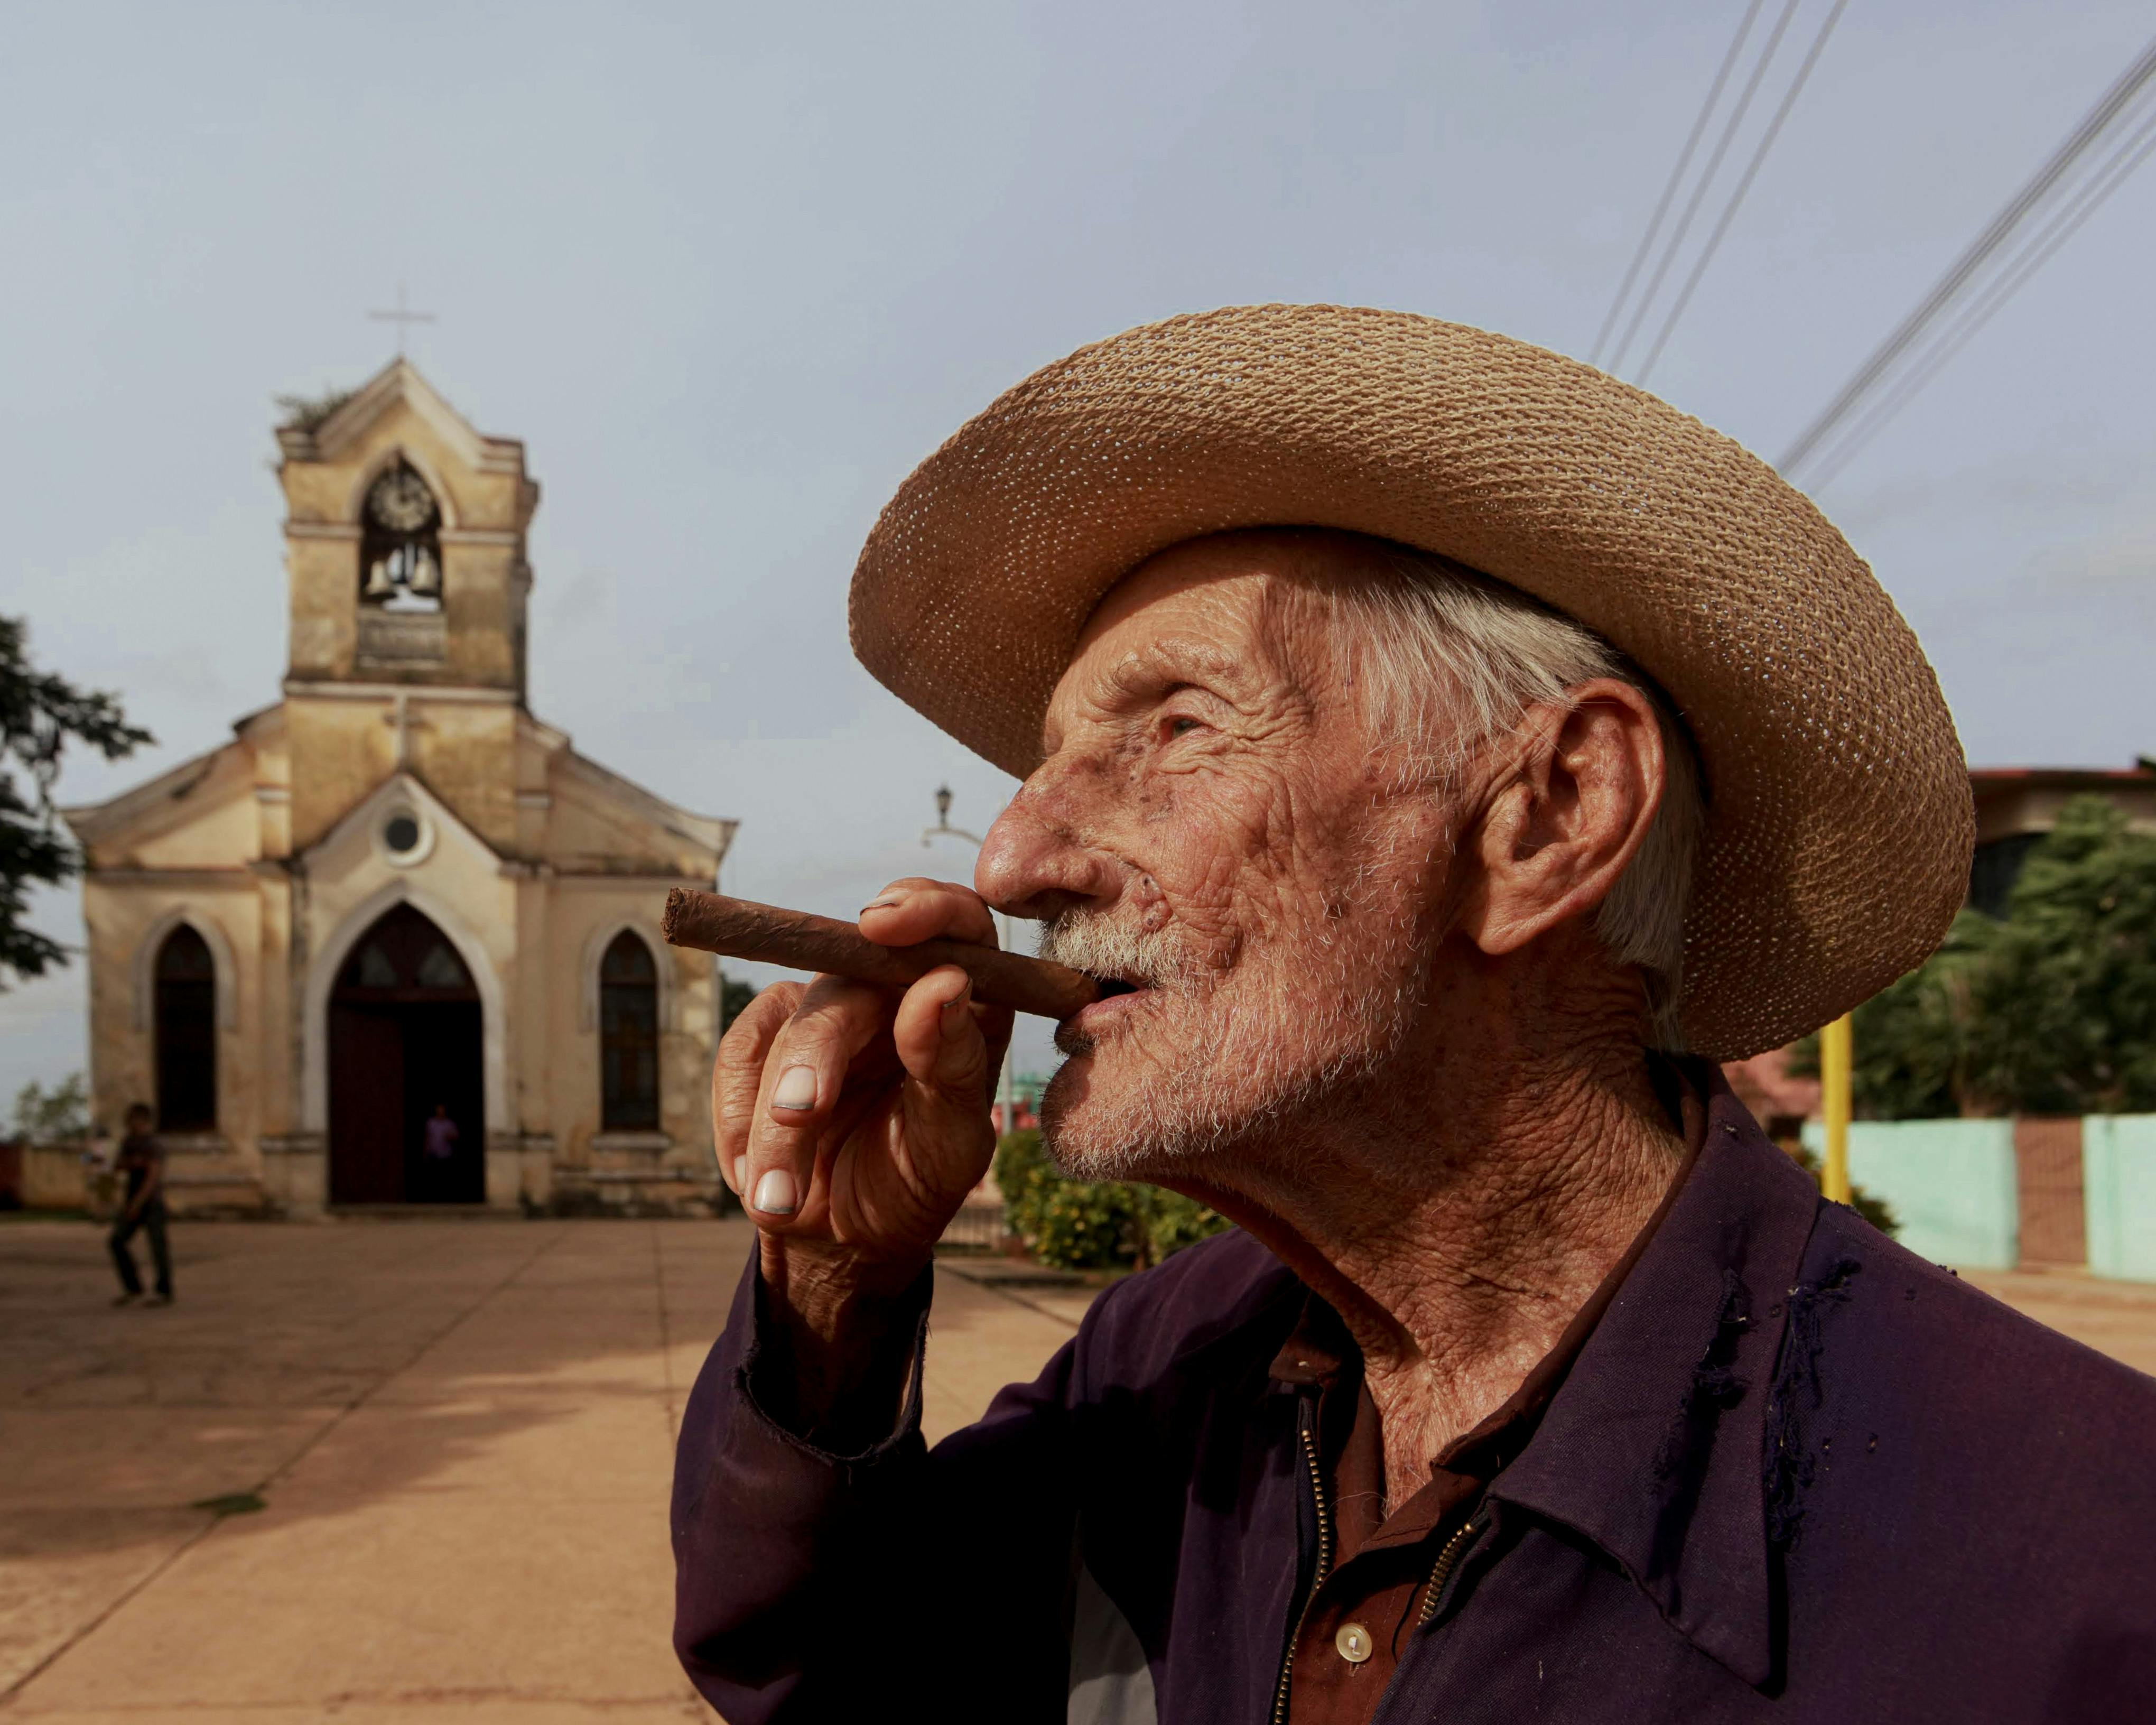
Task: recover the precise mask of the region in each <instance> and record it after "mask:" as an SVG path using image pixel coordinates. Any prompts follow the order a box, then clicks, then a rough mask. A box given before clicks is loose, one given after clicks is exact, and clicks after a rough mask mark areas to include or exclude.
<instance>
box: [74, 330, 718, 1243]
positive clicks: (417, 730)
mask: <svg viewBox="0 0 2156 1725" xmlns="http://www.w3.org/2000/svg"><path fill="white" fill-rule="evenodd" d="M277 436H278V443H279V444H280V449H281V450H282V456H283V459H282V460H281V462H280V465H279V469H278V473H279V477H280V480H281V481H282V483H283V485H284V490H285V504H286V515H285V567H286V570H287V572H288V575H289V578H290V602H291V638H290V665H289V668H288V670H287V671H286V674H285V683H284V691H283V693H284V699H283V700H281V701H279V702H277V703H276V704H275V706H268V707H264V709H262V710H261V711H259V712H255V713H251V714H249V716H246V717H245V718H243V719H241V720H239V721H238V722H237V723H236V724H235V725H234V726H233V732H234V735H233V738H232V740H231V741H230V742H227V743H225V744H223V746H222V747H218V748H216V749H213V750H212V751H211V752H208V754H205V755H202V756H198V757H196V758H195V759H193V760H191V761H188V762H185V763H184V764H182V765H181V766H179V767H176V768H173V769H172V771H171V772H169V773H165V774H163V775H162V777H160V778H157V779H154V780H152V781H151V783H147V784H145V785H142V786H141V787H140V788H137V789H135V790H132V791H130V792H128V793H126V794H125V795H122V796H119V797H115V798H112V799H111V800H110V801H109V802H105V803H99V804H97V805H95V806H94V807H84V808H74V809H68V810H66V811H65V814H66V818H67V820H68V823H69V826H70V827H72V828H73V829H74V833H75V834H76V836H77V838H78V839H80V842H81V845H82V850H83V853H84V858H85V880H84V908H85V915H86V917H87V921H88V923H89V931H90V941H89V953H88V965H89V976H90V1082H91V1090H92V1099H93V1109H94V1112H95V1118H96V1121H97V1122H98V1125H99V1127H100V1129H102V1130H104V1131H106V1132H117V1131H118V1130H119V1129H120V1127H121V1122H122V1120H123V1118H124V1117H125V1115H126V1110H127V1108H128V1106H130V1105H131V1104H132V1103H134V1102H136V1101H141V1102H146V1103H147V1104H148V1105H149V1106H151V1108H152V1109H153V1110H154V1111H156V1114H157V1126H158V1130H159V1132H160V1134H161V1136H162V1137H163V1139H164V1142H165V1143H166V1145H167V1149H168V1151H169V1152H170V1160H169V1162H168V1164H167V1184H168V1187H169V1189H170V1193H171V1196H172V1202H173V1205H174V1208H175V1209H180V1210H182V1211H184V1210H187V1209H198V1210H203V1209H214V1210H218V1211H225V1212H230V1211H233V1210H237V1209H249V1210H258V1211H267V1212H269V1213H272V1214H283V1215H289V1216H309V1215H318V1214H321V1213H322V1212H323V1211H324V1210H325V1209H334V1208H337V1207H357V1206H376V1205H389V1204H429V1203H435V1204H485V1205H486V1206H488V1207H490V1208H493V1209H509V1210H516V1209H523V1210H526V1211H527V1212H534V1211H557V1210H575V1209H600V1208H628V1209H639V1210H643V1209H676V1210H679V1209H698V1208H701V1207H702V1206H704V1205H706V1204H711V1203H713V1202H715V1201H716V1197H717V1194H718V1193H719V1192H720V1191H721V1188H720V1187H719V1185H718V1183H717V1179H716V1171H715V1170H714V1168H713V1166H712V1158H711V1104H710V1083H711V1054H712V1050H713V1046H714V1045H715V1044H716V1040H717V1034H718V1021H719V983H718V976H717V971H716V966H715V965H714V963H713V962H712V961H711V958H710V957H708V956H706V955H705V954H702V953H698V952H682V951H677V950H676V949H675V948H673V947H668V946H667V945H665V942H663V941H662V940H661V939H660V933H659V914H660V907H661V906H662V904H663V902H664V901H665V896H666V891H667V889H668V888H670V887H672V886H706V887H708V886H711V885H712V884H713V882H714V881H715V880H716V876H717V871H718V867H719V864H720V862H721V859H723V858H724V856H725V855H726V846H727V844H728V841H729V840H730V839H731V837H732V834H733V829H734V823H733V822H731V821H729V820H719V819H712V818H711V817H709V816H706V815H698V814H689V813H688V812H687V811H685V810H684V809H677V808H675V806H674V805H673V804H672V803H668V802H665V801H664V800H663V799H661V798H658V797H655V796H654V795H652V794H651V793H649V792H648V791H645V790H642V789H640V788H638V787H637V786H635V785H633V784H631V783H629V782H628V781H627V780H625V779H623V778H618V777H616V776H615V775H614V774H613V773H609V772H608V771H607V770H606V769H605V768H603V767H601V766H599V765H598V763H597V762H593V761H589V760H587V759H586V758H585V757H583V756H582V755H580V754H578V753H577V752H576V751H575V750H574V749H573V748H572V747H570V746H569V739H568V737H567V736H566V735H565V734H564V733H563V732H559V731H557V730H555V729H553V728H552V726H548V725H547V724H545V723H544V722H542V721H541V720H539V719H538V718H536V717H535V716H533V714H532V713H531V711H530V709H529V708H528V707H527V706H526V701H525V662H526V610H527V607H528V603H529V598H530V594H531V565H530V563H529V562H527V561H526V549H525V536H526V529H527V528H528V526H529V525H530V522H531V516H532V512H533V511H534V510H535V509H536V507H537V506H538V502H539V487H538V485H537V484H536V482H535V481H534V480H531V478H529V477H528V476H527V475H526V472H525V468H524V446H523V444H521V443H519V442H516V441H514V440H512V439H506V438H496V437H486V436H482V435H481V434H480V433H478V432H476V431H475V430H474V429H472V428H471V426H470V425H469V424H466V423H465V419H464V418H462V416H461V415H459V413H457V412H456V410H455V409H454V408H452V407H450V406H449V403H447V402H445V401H444V400H443V399H442V398H441V397H440V396H439V395H438V394H436V393H435V392H434V389H433V388H431V387H430V386H429V384H428V382H427V381H426V380H425V379H424V378H423V377H421V376H420V375H419V373H418V372H417V371H416V370H414V369H413V367H412V366H410V365H409V364H408V363H407V362H405V361H404V360H403V359H402V358H399V359H398V361H396V362H394V363H393V364H392V365H391V366H389V367H388V369H386V370H385V371H383V372H381V373H380V374H379V375H377V377H375V378H374V379H373V380H372V382H369V383H368V384H367V386H366V387H365V388H362V389H361V390H359V391H357V393H354V394H352V396H350V397H349V398H346V399H344V400H343V401H342V402H341V403H336V404H334V405H333V406H331V407H329V408H328V410H327V411H326V412H323V411H316V412H312V413H305V414H303V415H301V416H300V417H299V418H295V420H293V421H291V422H290V423H288V424H285V426H284V427H282V428H281V429H280V430H279V432H278V434H277Z"/></svg>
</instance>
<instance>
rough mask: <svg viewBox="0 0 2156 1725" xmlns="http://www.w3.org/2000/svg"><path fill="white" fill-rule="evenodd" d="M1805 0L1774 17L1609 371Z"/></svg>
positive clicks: (1634, 331) (1657, 288)
mask: <svg viewBox="0 0 2156 1725" xmlns="http://www.w3.org/2000/svg"><path fill="white" fill-rule="evenodd" d="M1802 3H1803V0H1786V3H1785V4H1784V6H1783V8H1782V15H1781V16H1780V17H1779V18H1776V19H1775V20H1774V30H1773V32H1772V33H1770V34H1769V35H1768V38H1767V45H1766V46H1765V47H1764V48H1763V49H1761V50H1760V54H1759V59H1758V64H1755V65H1754V66H1753V68H1752V75H1751V76H1750V77H1749V78H1748V79H1746V80H1745V81H1744V92H1743V95H1740V96H1738V99H1737V105H1736V106H1735V107H1734V108H1733V109H1732V110H1730V114H1729V118H1728V119H1727V121H1725V122H1724V123H1723V125H1722V136H1720V137H1718V138H1717V139H1716V140H1715V141H1714V152H1713V154H1712V156H1711V157H1708V159H1707V167H1706V170H1705V172H1702V174H1701V175H1700V177H1699V183H1698V184H1697V185H1696V186H1694V187H1692V193H1691V198H1689V199H1688V200H1686V203H1685V208H1684V214H1683V215H1682V216H1681V217H1680V218H1678V221H1677V225H1676V228H1675V229H1674V230H1672V231H1671V234H1670V237H1669V241H1668V243H1667V244H1666V245H1664V246H1663V248H1662V256H1661V262H1660V263H1658V264H1655V273H1654V276H1653V279H1652V280H1650V281H1649V282H1648V284H1647V290H1646V292H1645V293H1644V294H1642V295H1640V300H1639V302H1638V304H1637V305H1635V306H1634V307H1633V310H1632V319H1631V321H1630V323H1628V324H1626V325H1625V335H1624V338H1623V340H1621V341H1619V342H1618V344H1617V351H1616V352H1614V353H1613V354H1611V355H1610V356H1609V370H1610V371H1612V372H1614V371H1615V370H1616V369H1617V368H1618V367H1620V366H1621V365H1623V364H1624V363H1625V350H1626V349H1628V348H1629V347H1631V345H1632V338H1633V337H1634V336H1636V335H1638V334H1639V333H1640V324H1641V323H1643V322H1645V320H1646V316H1647V308H1648V307H1649V306H1650V305H1653V304H1654V303H1655V295H1657V294H1659V293H1660V292H1661V290H1662V278H1663V277H1664V276H1666V275H1668V274H1669V272H1670V265H1671V264H1673V263H1675V262H1676V256H1677V253H1678V252H1679V251H1680V250H1681V249H1683V246H1684V241H1685V235H1686V234H1689V233H1690V232H1691V223H1692V218H1693V217H1695V216H1697V214H1698V213H1699V207H1700V204H1701V203H1702V202H1703V201H1704V200H1705V198H1706V197H1707V187H1710V186H1712V184H1713V183H1714V177H1715V176H1716V175H1717V173H1719V172H1721V171H1722V158H1723V157H1725V156H1727V154H1728V153H1729V146H1730V143H1731V141H1732V140H1733V139H1734V138H1735V137H1736V136H1737V129H1738V127H1739V126H1742V125H1743V123H1744V116H1745V115H1746V114H1748V112H1750V111H1751V108H1752V98H1753V96H1755V95H1758V93H1759V80H1761V79H1763V78H1764V77H1765V76H1766V75H1767V68H1768V66H1769V65H1771V64H1773V63H1774V53H1775V50H1776V49H1779V48H1780V47H1781V45H1782V36H1783V33H1784V31H1786V30H1787V29H1788V28H1789V20H1790V19H1791V18H1794V17H1795V16H1796V11H1797V8H1798V7H1799V5H1801V4H1802Z"/></svg>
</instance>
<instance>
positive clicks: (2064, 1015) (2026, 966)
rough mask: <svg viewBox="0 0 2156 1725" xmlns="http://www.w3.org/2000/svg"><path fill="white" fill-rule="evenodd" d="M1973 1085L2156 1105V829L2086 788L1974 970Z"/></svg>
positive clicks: (2125, 1105)
mask: <svg viewBox="0 0 2156 1725" xmlns="http://www.w3.org/2000/svg"><path fill="white" fill-rule="evenodd" d="M1966 1045H1967V1046H1966V1054H1965V1055H1964V1059H1965V1061H1966V1066H1967V1076H1966V1079H1965V1092H1964V1093H1965V1095H1966V1096H1968V1097H1969V1099H1970V1100H1972V1101H1974V1102H1976V1103H1978V1104H1979V1105H1981V1106H1987V1107H1989V1108H1992V1109H1997V1110H1999V1111H2014V1112H2016V1113H2023V1114H2108V1113H2120V1112H2126V1113H2143V1112H2148V1111H2156V836H2152V835H2151V834H2146V833H2137V832H2134V831H2133V830H2132V829H2130V828H2129V826H2128V822H2127V818H2126V815H2125V814H2124V812H2123V810H2121V809H2117V808H2116V807H2114V806H2113V805H2112V803H2109V802H2107V801H2106V800H2105V799H2104V798H2101V797H2076V798H2074V799H2073V800H2072V801H2071V802H2070V803H2067V804H2066V807H2065V808H2064V809H2061V811H2060V813H2059V819H2058V824H2057V825H2056V827H2055V828H2054V829H2052V831H2051V834H2050V835H2049V836H2048V837H2046V839H2045V840H2044V842H2043V843H2042V844H2041V845H2038V846H2037V847H2036V848H2035V850H2032V851H2030V853H2029V858H2028V860H2027V861H2026V862H2025V863H2024V864H2023V865H2022V868H2021V873H2020V877H2019V878H2018V879H2017V880H2015V883H2014V891H2013V894H2012V896H2011V897H2010V899H2009V901H2008V905H2007V915H2006V919H2005V922H2003V923H2000V924H1997V925H1995V926H1994V929H1993V931H1992V932H1991V933H1990V934H1989V937H1988V940H1987V942H1986V950H1985V952H1984V955H1983V959H1982V962H1981V963H1979V964H1978V965H1977V966H1976V967H1974V969H1973V970H1972V971H1971V972H1970V974H1969V1009H1968V1014H1967V1019H1966Z"/></svg>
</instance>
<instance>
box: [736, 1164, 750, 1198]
mask: <svg viewBox="0 0 2156 1725" xmlns="http://www.w3.org/2000/svg"><path fill="white" fill-rule="evenodd" d="M747 1184H748V1158H747V1157H746V1156H737V1157H736V1158H734V1190H735V1191H737V1192H738V1191H740V1190H741V1189H742V1187H744V1186H746V1185H747Z"/></svg>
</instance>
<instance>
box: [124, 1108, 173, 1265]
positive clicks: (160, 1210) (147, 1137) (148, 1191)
mask: <svg viewBox="0 0 2156 1725" xmlns="http://www.w3.org/2000/svg"><path fill="white" fill-rule="evenodd" d="M150 1126H151V1113H150V1111H149V1109H148V1107H146V1106H145V1105H144V1104H142V1103H141V1102H137V1103H136V1105H135V1106H133V1107H131V1108H130V1109H129V1110H128V1111H127V1136H126V1137H124V1138H122V1139H121V1141H120V1158H119V1160H118V1162H117V1163H116V1164H115V1166H116V1167H117V1168H119V1170H120V1172H121V1173H124V1174H125V1175H126V1176H127V1195H126V1198H125V1199H123V1200H122V1201H121V1207H120V1219H119V1220H117V1221H116V1222H115V1223H114V1224H112V1238H111V1240H110V1241H109V1242H108V1244H109V1245H110V1246H111V1248H112V1262H113V1266H114V1267H115V1269H117V1270H118V1271H119V1272H120V1293H119V1295H118V1296H117V1297H116V1298H115V1299H114V1301H113V1302H112V1303H113V1304H114V1305H115V1306H126V1305H128V1304H130V1303H131V1302H132V1301H136V1300H139V1299H141V1297H142V1276H141V1272H140V1271H137V1270H136V1267H135V1254H134V1252H133V1251H132V1250H130V1249H129V1247H128V1244H127V1242H128V1241H129V1240H132V1239H133V1238H134V1237H135V1230H136V1229H138V1228H139V1229H141V1230H145V1231H146V1232H147V1233H148V1235H149V1236H150V1256H151V1259H152V1260H154V1262H155V1263H156V1265H157V1291H156V1292H155V1293H153V1294H152V1295H151V1296H150V1300H149V1303H150V1304H151V1305H152V1306H169V1305H171V1304H172V1247H171V1245H170V1243H169V1242H168V1241H167V1240H166V1238H165V1219H166V1212H165V1147H164V1145H163V1144H162V1143H160V1142H158V1140H157V1135H156V1134H155V1133H154V1132H151V1130H150Z"/></svg>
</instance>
